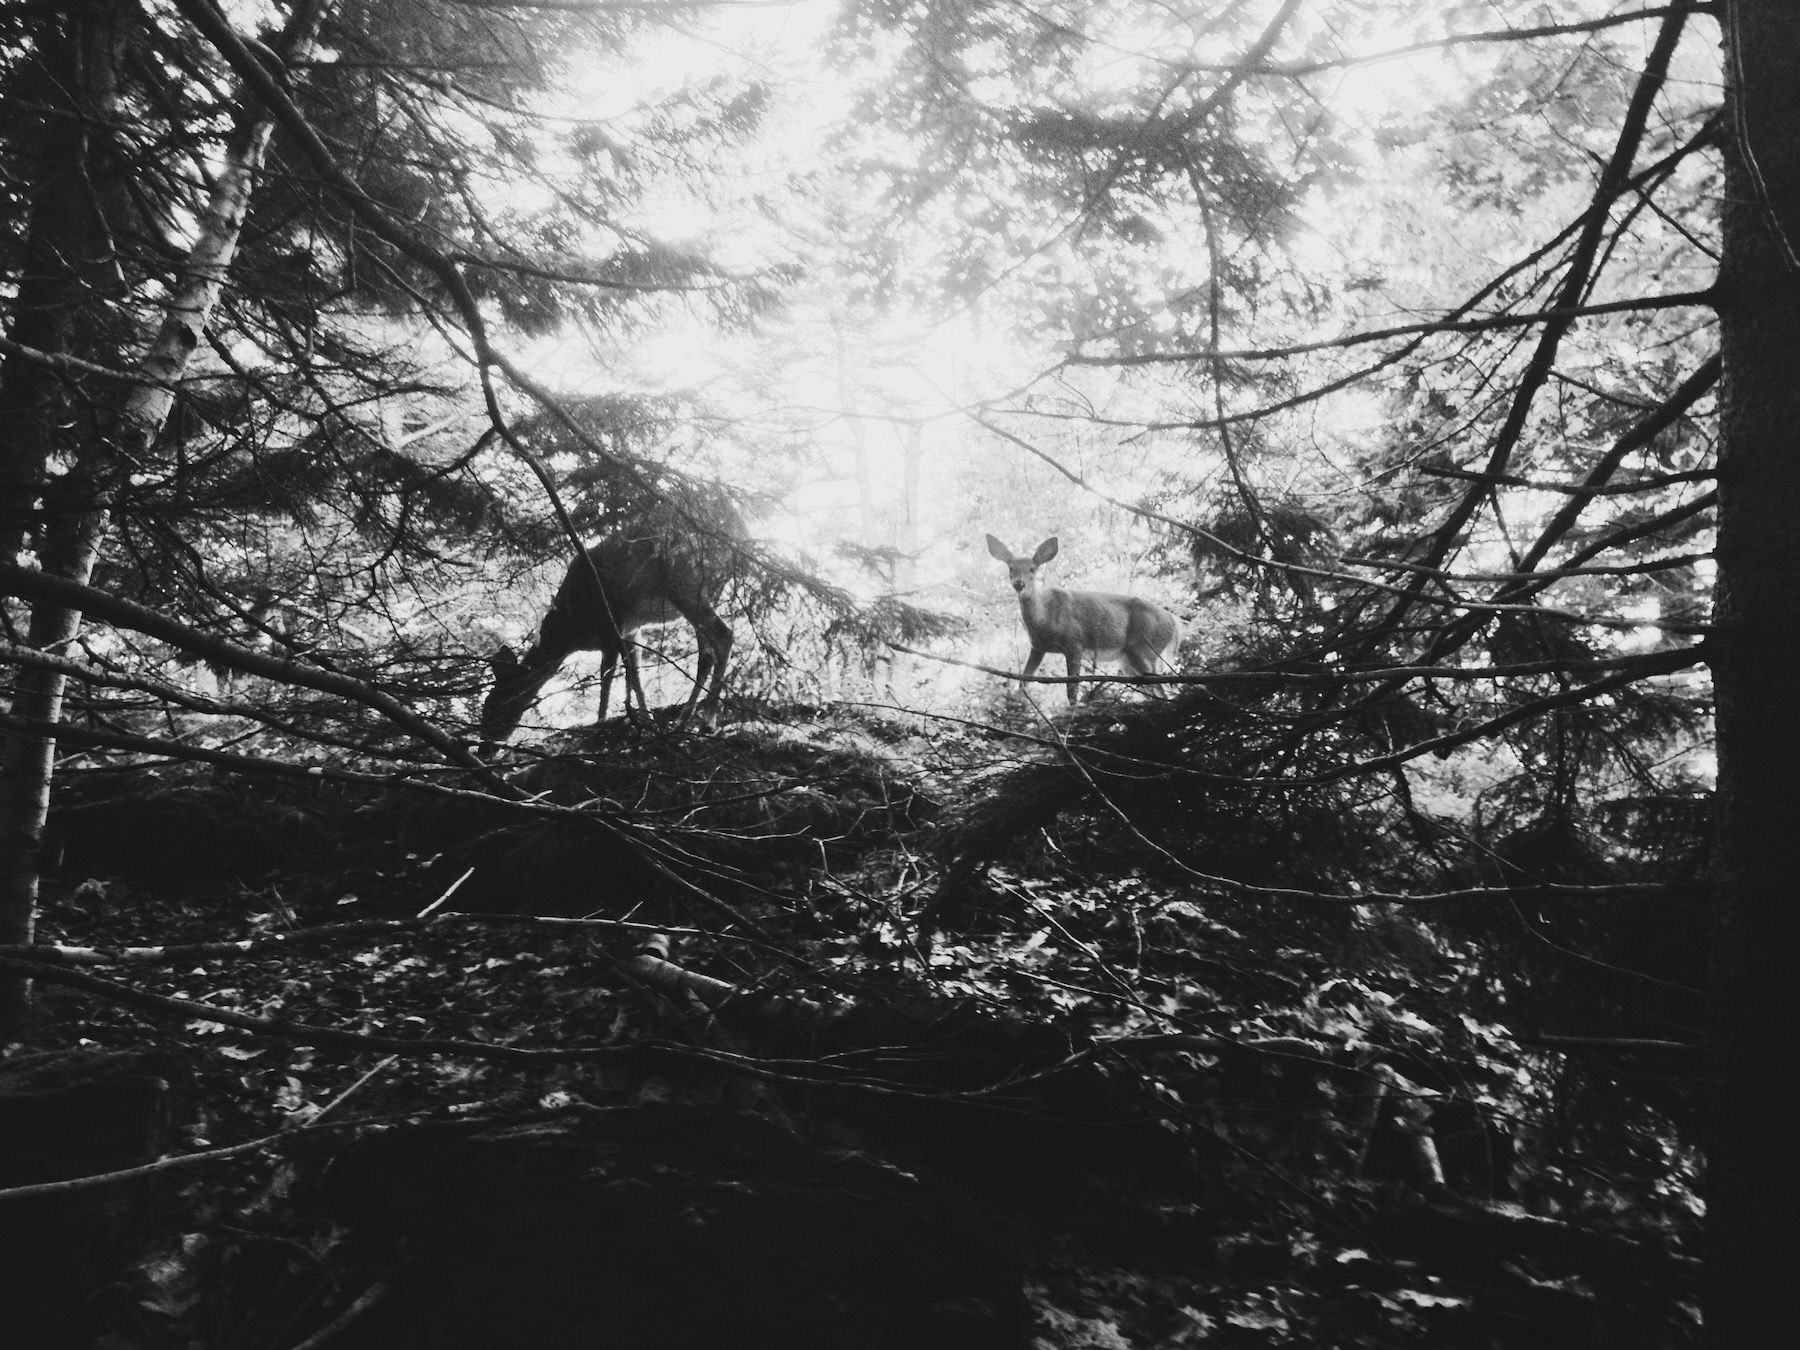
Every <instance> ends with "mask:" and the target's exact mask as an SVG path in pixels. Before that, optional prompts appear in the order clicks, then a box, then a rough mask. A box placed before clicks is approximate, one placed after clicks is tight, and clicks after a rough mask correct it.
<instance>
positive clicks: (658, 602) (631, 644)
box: [481, 522, 734, 744]
mask: <svg viewBox="0 0 1800 1350" xmlns="http://www.w3.org/2000/svg"><path fill="white" fill-rule="evenodd" d="M663 523H664V524H667V525H670V526H671V527H672V528H671V529H670V532H669V534H667V535H665V534H664V533H662V532H661V531H660V529H657V528H652V527H651V526H649V525H646V526H643V527H640V528H638V529H635V530H625V531H621V532H620V533H618V534H614V535H609V536H607V537H606V538H605V539H602V540H601V541H600V542H599V543H597V544H595V545H594V546H593V547H592V548H590V549H589V550H588V551H587V556H586V557H585V558H577V559H576V560H575V562H574V563H573V565H571V566H570V568H569V571H568V575H567V576H565V577H564V578H563V581H562V585H561V586H559V587H557V591H556V598H555V599H554V600H552V601H551V602H550V610H549V612H548V613H547V614H545V615H544V622H543V624H542V625H541V626H540V628H539V629H538V638H537V642H536V643H535V644H533V646H532V648H531V650H530V651H528V652H526V653H525V655H524V656H523V657H521V656H519V655H518V654H517V653H516V652H514V651H513V649H512V648H511V647H502V648H501V649H500V650H499V651H497V652H495V653H494V655H493V657H492V659H491V660H490V661H489V665H490V666H491V667H492V668H493V672H494V687H493V689H492V690H490V691H489V693H488V696H487V699H486V701H485V702H484V703H483V704H482V705H481V738H482V740H484V741H487V742H490V743H493V744H498V743H499V742H501V741H504V740H505V739H506V738H507V737H508V736H510V735H512V733H513V731H514V729H515V728H516V727H517V726H518V725H519V719H520V718H521V717H522V716H524V713H525V709H526V708H528V707H530V706H531V704H532V702H533V701H534V700H535V699H536V698H537V695H538V691H539V690H540V689H542V688H543V687H544V684H545V682H546V681H548V680H549V678H550V677H551V676H552V675H554V674H556V672H557V671H558V670H560V669H561V668H562V664H563V662H564V661H566V660H567V659H568V658H569V656H570V654H571V653H573V652H591V651H598V652H599V653H600V654H601V661H600V712H599V715H598V717H597V718H596V720H597V721H604V720H605V719H606V705H607V702H608V699H609V698H610V696H611V694H612V680H613V672H614V670H615V668H616V667H617V666H618V665H619V663H620V661H621V660H623V661H624V664H625V711H626V715H627V716H632V715H633V709H632V700H633V699H634V698H635V699H636V700H637V703H638V705H639V706H643V704H644V690H643V686H642V685H641V684H640V683H639V681H638V664H637V643H636V641H635V640H634V636H635V634H636V633H637V631H638V630H639V629H640V628H648V627H651V626H653V625H656V624H665V623H673V622H675V621H676V620H677V619H686V620H687V622H688V624H689V625H690V626H691V627H692V628H693V630H694V639H695V641H696V642H697V643H698V644H699V660H698V669H696V671H695V672H694V687H693V690H692V692H690V693H689V694H688V700H687V706H686V707H684V708H683V709H682V711H681V719H680V725H684V726H685V725H686V724H687V721H688V719H689V718H690V717H692V716H693V713H694V705H695V704H696V703H697V702H699V701H700V696H701V693H702V691H703V690H704V692H705V695H706V697H705V702H704V703H701V705H700V716H701V723H702V725H703V726H707V727H711V726H713V725H714V724H715V723H716V721H717V718H718V707H719V693H720V688H721V686H722V685H723V684H724V681H725V662H726V660H727V658H729V657H730V655H731V641H732V638H731V625H730V624H728V623H726V622H725V620H723V619H721V618H720V617H719V613H718V610H717V609H716V608H715V606H716V605H717V604H718V602H719V597H720V595H721V594H722V593H723V592H724V589H725V582H726V579H727V577H728V576H729V574H730V572H731V570H732V568H731V562H732V557H731V555H732V552H733V551H734V550H733V545H732V544H731V542H730V541H729V540H727V539H724V538H719V537H708V536H704V535H699V534H697V531H696V526H695V525H694V523H693V522H687V523H686V531H687V536H686V537H685V538H681V539H680V540H679V542H678V541H677V536H676V534H675V528H674V527H673V522H663ZM596 580H597V581H598V583H599V585H598V587H597V588H596V585H595V582H596Z"/></svg>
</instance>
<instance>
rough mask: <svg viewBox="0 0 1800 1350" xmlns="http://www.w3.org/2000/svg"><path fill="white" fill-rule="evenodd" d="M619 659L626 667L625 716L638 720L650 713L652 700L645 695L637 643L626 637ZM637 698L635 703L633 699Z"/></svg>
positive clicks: (631, 719) (634, 720)
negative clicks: (640, 677) (639, 674)
mask: <svg viewBox="0 0 1800 1350" xmlns="http://www.w3.org/2000/svg"><path fill="white" fill-rule="evenodd" d="M619 660H620V662H621V663H622V664H623V665H624V667H625V716H626V718H627V719H628V720H629V721H632V722H636V721H638V719H639V718H647V717H649V715H650V700H649V699H647V698H645V697H644V685H643V681H641V680H640V679H639V678H638V659H637V644H636V643H635V642H633V641H632V640H631V639H630V638H626V639H625V642H624V646H623V648H622V649H621V650H620V652H619ZM634 699H635V700H636V702H635V704H634V703H633V700H634Z"/></svg>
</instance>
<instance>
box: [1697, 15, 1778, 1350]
mask: <svg viewBox="0 0 1800 1350" xmlns="http://www.w3.org/2000/svg"><path fill="white" fill-rule="evenodd" d="M1722 18H1723V21H1724V26H1725V52H1726V65H1727V72H1728V74H1727V84H1728V88H1729V96H1730V99H1731V104H1732V106H1731V109H1730V111H1731V113H1732V120H1731V132H1730V135H1729V137H1728V144H1727V147H1726V153H1725V163H1726V180H1725V204H1724V213H1723V227H1724V261H1723V266H1722V268H1721V274H1720V301H1719V318H1720V334H1721V342H1722V351H1723V356H1724V371H1725V374H1724V383H1723V386H1722V393H1721V411H1720V422H1721V428H1720V430H1721V437H1720V445H1721V448H1720V455H1719V541H1718V565H1719V584H1718V596H1717V604H1716V613H1715V618H1716V622H1717V625H1718V633H1717V635H1716V637H1715V638H1714V639H1713V645H1714V647H1715V649H1716V654H1715V657H1714V659H1713V672H1714V679H1715V682H1716V691H1717V700H1718V756H1719V792H1718V835H1717V861H1716V867H1715V884H1716V917H1717V928H1716V930H1715V939H1714V940H1715V947H1714V957H1713V983H1712V1005H1711V1015H1710V1020H1709V1028H1708V1035H1707V1055H1708V1079H1709V1087H1710V1093H1711V1104H1710V1126H1711V1132H1710V1142H1709V1152H1708V1165H1707V1192H1708V1194H1707V1205H1708V1211H1707V1275H1706V1323H1707V1340H1708V1344H1710V1345H1712V1346H1716V1347H1750V1346H1758V1347H1760V1346H1770V1345H1778V1344H1785V1343H1786V1342H1787V1341H1788V1340H1790V1339H1791V1338H1792V1336H1793V1306H1792V1305H1793V1296H1792V1281H1793V1271H1792V1264H1793V1263H1792V1260H1791V1258H1790V1256H1789V1254H1788V1249H1787V1247H1786V1245H1785V1242H1784V1241H1783V1240H1782V1239H1783V1235H1785V1234H1788V1233H1790V1232H1791V1230H1792V1227H1793V1223H1794V1215H1795V1213H1796V1212H1800V1149H1796V1148H1795V1146H1794V1121H1795V1119H1796V1118H1797V1117H1800V1109H1797V1108H1800V1089H1797V1087H1796V1078H1795V1075H1794V1073H1793V1067H1792V1060H1793V1055H1794V1045H1795V1042H1796V1038H1797V1037H1800V885H1797V884H1796V882H1795V875H1796V871H1795V860H1794V850H1793V846H1792V834H1793V829H1794V808H1793V800H1794V794H1795V781H1796V775H1797V774H1800V696H1797V694H1796V688H1795V685H1796V674H1795V654H1796V649H1797V648H1796V641H1795V634H1797V633H1800V379H1797V378H1796V375H1795V372H1796V371H1800V99H1797V98H1796V96H1795V91H1796V90H1800V26H1797V25H1796V24H1795V23H1794V14H1793V11H1792V7H1791V6H1790V5H1789V4H1786V3H1783V2H1782V0H1731V3H1729V4H1727V5H1726V6H1725V7H1724V10H1723V12H1722Z"/></svg>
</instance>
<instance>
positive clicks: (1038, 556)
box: [1031, 535, 1056, 567]
mask: <svg viewBox="0 0 1800 1350" xmlns="http://www.w3.org/2000/svg"><path fill="white" fill-rule="evenodd" d="M1055 556H1056V536H1055V535H1051V536H1050V537H1049V538H1048V539H1046V540H1044V542H1043V543H1041V544H1039V545H1038V546H1037V552H1036V553H1034V554H1032V556H1031V561H1032V562H1034V563H1036V564H1037V565H1038V566H1039V567H1042V566H1043V565H1044V564H1045V563H1047V562H1049V561H1050V560H1051V559H1052V558H1054V557H1055Z"/></svg>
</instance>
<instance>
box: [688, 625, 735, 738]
mask: <svg viewBox="0 0 1800 1350" xmlns="http://www.w3.org/2000/svg"><path fill="white" fill-rule="evenodd" d="M694 636H695V638H696V639H697V640H698V642H699V646H700V656H699V664H698V667H697V669H696V670H695V671H694V692H693V693H692V694H690V695H689V696H688V711H689V712H692V711H693V708H694V700H695V699H697V698H700V691H701V689H702V688H703V687H704V689H705V690H706V696H705V698H704V699H702V700H701V702H700V725H701V726H703V727H705V728H706V729H707V730H708V731H710V730H712V729H713V728H714V727H716V726H717V725H718V722H719V697H720V695H721V694H722V693H723V692H724V688H725V663H726V662H727V661H729V660H730V659H731V643H732V636H731V625H730V624H728V623H726V622H725V620H723V619H721V618H720V617H719V616H718V615H717V614H714V615H711V616H710V617H709V619H707V620H705V621H703V622H701V623H699V624H696V625H695V627H694Z"/></svg>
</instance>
